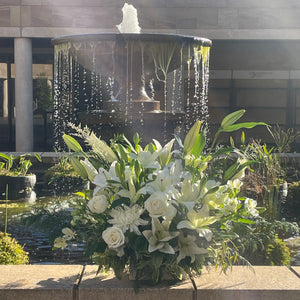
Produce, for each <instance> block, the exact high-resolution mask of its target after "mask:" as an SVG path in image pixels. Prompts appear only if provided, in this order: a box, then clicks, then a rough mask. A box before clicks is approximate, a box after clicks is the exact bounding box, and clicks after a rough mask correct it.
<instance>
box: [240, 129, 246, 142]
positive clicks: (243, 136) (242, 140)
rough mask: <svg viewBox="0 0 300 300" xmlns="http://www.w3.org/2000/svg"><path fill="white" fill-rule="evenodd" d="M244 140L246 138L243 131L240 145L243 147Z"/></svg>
mask: <svg viewBox="0 0 300 300" xmlns="http://www.w3.org/2000/svg"><path fill="white" fill-rule="evenodd" d="M245 140H246V137H245V131H243V132H242V134H241V143H242V144H243V145H245Z"/></svg>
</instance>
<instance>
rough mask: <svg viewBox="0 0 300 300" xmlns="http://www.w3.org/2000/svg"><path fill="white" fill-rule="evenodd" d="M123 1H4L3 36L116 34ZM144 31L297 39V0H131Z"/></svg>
mask: <svg viewBox="0 0 300 300" xmlns="http://www.w3.org/2000/svg"><path fill="white" fill-rule="evenodd" d="M124 2H125V1H124V0H110V1H109V0H103V1H99V0H2V1H1V3H0V36H5V37H15V36H25V37H53V36H57V35H61V34H70V33H84V32H106V31H109V32H111V31H116V28H115V25H116V24H119V23H120V20H121V18H122V15H121V8H122V6H123V4H124ZM128 2H129V3H132V4H133V5H134V6H135V7H136V8H137V9H138V15H139V19H140V25H141V27H142V29H143V31H144V32H168V33H179V34H190V35H200V36H201V35H203V36H208V37H209V38H211V39H274V38H275V39H298V37H299V34H300V18H299V17H298V16H299V14H300V2H299V1H298V0H265V1H260V0H252V1H249V0H185V1H182V0H151V1H149V0H132V1H128Z"/></svg>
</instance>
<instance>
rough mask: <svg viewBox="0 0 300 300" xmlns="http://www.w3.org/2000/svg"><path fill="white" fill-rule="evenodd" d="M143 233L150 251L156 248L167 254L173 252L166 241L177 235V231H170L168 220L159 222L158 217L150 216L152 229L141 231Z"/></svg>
mask: <svg viewBox="0 0 300 300" xmlns="http://www.w3.org/2000/svg"><path fill="white" fill-rule="evenodd" d="M143 235H144V236H145V238H146V239H147V240H148V242H149V246H148V251H149V252H150V253H151V252H154V251H156V250H158V251H160V252H163V253H167V254H175V250H174V249H173V247H172V246H170V244H169V243H168V242H169V241H170V240H172V239H174V238H175V237H176V236H178V235H179V232H178V231H173V232H170V231H169V223H168V222H162V223H160V222H159V220H158V218H152V230H145V231H143Z"/></svg>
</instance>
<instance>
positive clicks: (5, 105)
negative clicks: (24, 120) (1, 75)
mask: <svg viewBox="0 0 300 300" xmlns="http://www.w3.org/2000/svg"><path fill="white" fill-rule="evenodd" d="M7 82H8V81H7V79H5V80H3V117H4V118H7V117H8V84H7Z"/></svg>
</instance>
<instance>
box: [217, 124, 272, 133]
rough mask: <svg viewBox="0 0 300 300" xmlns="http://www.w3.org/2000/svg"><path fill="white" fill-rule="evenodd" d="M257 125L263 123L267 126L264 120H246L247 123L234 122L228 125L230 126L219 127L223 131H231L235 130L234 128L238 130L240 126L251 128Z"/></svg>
mask: <svg viewBox="0 0 300 300" xmlns="http://www.w3.org/2000/svg"><path fill="white" fill-rule="evenodd" d="M258 125H265V126H268V125H267V124H266V123H264V122H248V123H238V124H234V125H230V126H227V127H224V128H222V129H221V131H224V132H232V131H236V130H239V129H241V128H247V129H250V128H253V127H255V126H258Z"/></svg>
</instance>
